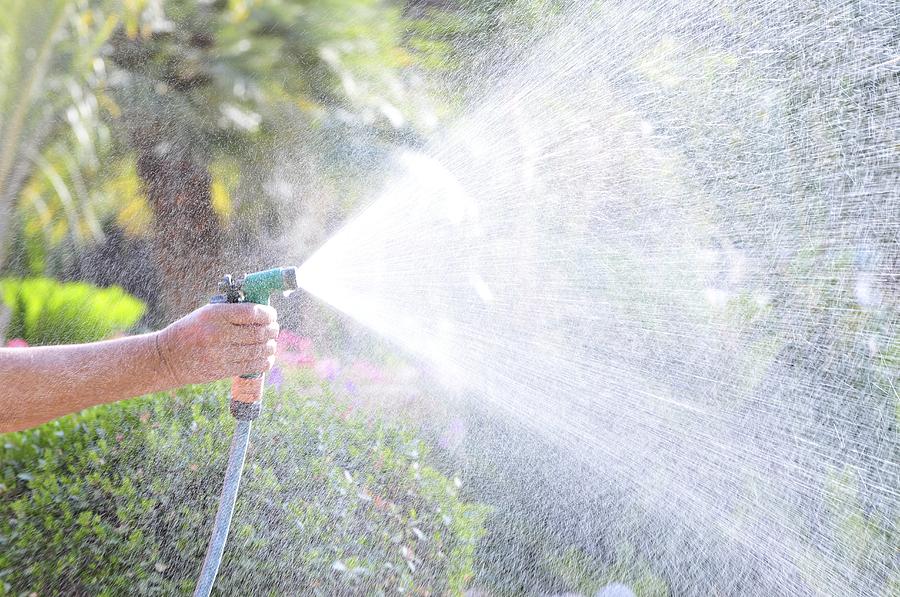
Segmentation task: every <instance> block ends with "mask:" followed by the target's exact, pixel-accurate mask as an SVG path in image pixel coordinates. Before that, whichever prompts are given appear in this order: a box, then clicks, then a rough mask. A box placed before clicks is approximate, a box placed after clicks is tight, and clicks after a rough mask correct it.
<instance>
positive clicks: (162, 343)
mask: <svg viewBox="0 0 900 597" xmlns="http://www.w3.org/2000/svg"><path fill="white" fill-rule="evenodd" d="M148 336H149V337H150V338H149V339H150V345H151V348H152V351H153V355H154V359H155V360H156V364H157V366H156V367H155V369H156V370H157V371H159V373H160V375H161V376H162V377H163V379H164V380H165V386H166V388H176V387H178V386H181V385H184V384H183V383H181V380H180V379H179V378H178V375H177V374H176V373H175V368H174V367H173V366H172V363H173V357H172V354H171V351H170V350H169V347H168V333H167V331H166V329H163V330H160V331H158V332H152V333H150V334H148Z"/></svg>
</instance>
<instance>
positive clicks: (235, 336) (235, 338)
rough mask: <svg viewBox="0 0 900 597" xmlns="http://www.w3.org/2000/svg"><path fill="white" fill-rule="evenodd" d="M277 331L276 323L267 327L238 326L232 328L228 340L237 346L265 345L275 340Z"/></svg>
mask: <svg viewBox="0 0 900 597" xmlns="http://www.w3.org/2000/svg"><path fill="white" fill-rule="evenodd" d="M278 331H279V327H278V324H277V323H270V324H269V325H238V326H232V330H231V332H230V334H229V339H230V341H231V343H232V344H237V345H239V346H241V345H246V344H265V343H266V342H268V341H269V340H275V339H277V338H278Z"/></svg>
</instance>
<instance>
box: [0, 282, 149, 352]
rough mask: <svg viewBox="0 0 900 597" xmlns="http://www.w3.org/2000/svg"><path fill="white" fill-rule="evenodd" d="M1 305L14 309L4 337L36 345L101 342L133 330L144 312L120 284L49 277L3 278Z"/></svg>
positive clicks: (1, 283) (0, 284) (136, 300)
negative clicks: (98, 286) (59, 280)
mask: <svg viewBox="0 0 900 597" xmlns="http://www.w3.org/2000/svg"><path fill="white" fill-rule="evenodd" d="M0 301H2V302H3V303H4V304H5V305H6V307H7V308H8V309H9V310H10V311H11V313H10V321H9V326H8V328H7V330H6V337H7V338H8V339H12V338H21V339H23V340H26V341H27V342H28V343H29V344H32V345H41V344H74V343H78V342H92V341H95V340H103V339H104V338H108V337H109V336H112V335H113V334H115V333H119V332H124V331H126V330H128V329H130V328H132V327H133V326H134V325H135V324H136V323H137V322H138V320H139V319H140V318H141V317H142V316H143V315H144V311H145V310H146V307H145V305H144V303H142V302H141V301H140V300H138V299H136V298H134V297H133V296H131V295H129V294H128V293H126V292H125V291H124V290H122V289H121V288H119V287H117V286H111V287H109V288H97V287H96V286H92V285H90V284H88V283H86V282H66V283H63V282H57V281H56V280H51V279H49V278H27V279H24V280H20V279H16V278H5V279H2V280H0ZM2 331H3V330H0V332H2ZM0 335H2V334H0Z"/></svg>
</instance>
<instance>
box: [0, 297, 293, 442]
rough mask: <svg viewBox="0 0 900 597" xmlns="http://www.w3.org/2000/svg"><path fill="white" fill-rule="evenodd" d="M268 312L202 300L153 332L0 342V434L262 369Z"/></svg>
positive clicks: (270, 322)
mask: <svg viewBox="0 0 900 597" xmlns="http://www.w3.org/2000/svg"><path fill="white" fill-rule="evenodd" d="M277 336H278V324H277V323H276V316H275V310H274V309H272V308H271V307H267V306H263V305H253V304H221V305H206V306H204V307H202V308H200V309H198V310H196V311H194V312H193V313H190V314H189V315H187V316H185V317H183V318H182V319H179V320H178V321H176V322H175V323H173V324H172V325H170V326H168V327H167V328H165V329H164V330H161V331H159V332H152V333H148V334H141V335H138V336H129V337H125V338H118V339H115V340H106V341H103V342H94V343H90V344H72V345H62V346H40V347H34V348H0V432H8V431H17V430H20V429H26V428H29V427H33V426H35V425H39V424H41V423H44V422H46V421H49V420H52V419H54V418H56V417H60V416H62V415H65V414H69V413H73V412H77V411H79V410H82V409H84V408H87V407H89V406H94V405H97V404H105V403H108V402H115V401H116V400H122V399H124V398H130V397H133V396H140V395H142V394H147V393H150V392H157V391H161V390H167V389H171V388H175V387H179V386H182V385H186V384H191V383H203V382H208V381H213V380H216V379H222V378H226V377H231V376H235V375H240V374H243V373H255V372H262V371H266V370H268V369H269V368H270V367H271V366H272V363H273V362H274V354H275V339H276V338H277Z"/></svg>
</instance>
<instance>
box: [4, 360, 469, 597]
mask: <svg viewBox="0 0 900 597" xmlns="http://www.w3.org/2000/svg"><path fill="white" fill-rule="evenodd" d="M223 393H224V387H223V386H222V385H213V386H207V387H193V388H186V389H182V390H179V391H178V392H177V393H175V394H173V395H156V396H151V397H146V398H142V399H137V400H133V401H130V402H127V403H124V404H120V405H114V406H108V407H99V408H94V409H91V410H88V411H85V412H83V413H81V414H79V415H75V416H69V417H65V418H63V419H60V420H57V421H55V422H52V423H48V424H46V425H44V426H42V427H39V428H37V429H34V430H31V431H25V432H19V433H13V434H8V435H7V436H5V437H4V444H5V445H4V447H2V448H0V450H2V459H0V462H2V470H0V482H2V485H0V542H2V543H0V583H2V584H0V587H3V588H2V590H0V592H3V591H5V592H9V593H19V592H29V591H36V592H37V593H39V594H49V593H54V594H116V593H123V592H128V593H130V594H174V593H186V592H189V591H191V590H192V588H193V585H194V582H195V580H196V576H197V574H198V572H199V569H200V565H201V562H202V558H203V555H204V551H205V548H206V540H207V533H208V532H209V530H210V525H211V522H212V519H213V515H214V513H215V509H216V505H217V503H216V502H217V498H218V492H219V489H220V487H221V482H222V470H223V467H224V463H225V459H226V455H227V449H228V438H229V436H230V429H231V427H232V425H233V421H232V419H231V417H230V415H229V414H228V409H227V408H225V407H224V405H223V401H222V395H223ZM301 393H306V394H310V393H312V394H316V398H315V399H303V398H301ZM426 456H427V454H426V453H425V450H424V447H423V445H422V443H421V442H420V441H418V440H416V439H415V438H414V437H413V436H411V435H410V434H409V433H408V432H406V431H403V430H402V429H397V428H391V427H388V426H386V425H384V424H381V423H377V422H371V421H370V422H363V421H360V420H357V419H352V418H350V419H348V418H347V416H346V412H345V411H344V409H343V408H342V407H340V406H338V404H337V403H336V402H335V401H334V400H332V397H331V396H330V393H329V390H328V388H327V386H322V385H318V384H317V383H313V382H311V377H310V374H309V370H306V371H305V372H299V373H296V374H295V375H294V377H293V378H292V380H291V382H290V383H289V384H285V387H284V389H283V391H281V392H275V391H270V392H269V395H268V396H267V397H266V409H265V412H264V414H263V416H262V417H261V418H260V419H259V420H258V422H257V423H256V424H255V427H254V429H253V438H252V443H251V448H250V453H249V454H248V458H247V468H246V470H245V473H244V475H245V476H244V480H243V483H242V487H241V492H240V494H239V498H238V505H237V510H236V514H235V519H234V522H233V525H232V530H231V536H230V540H229V544H228V547H227V548H226V554H225V558H224V561H223V563H222V568H221V570H220V575H219V578H218V580H217V585H216V586H217V590H218V591H221V592H222V593H223V594H235V595H237V594H243V595H249V594H269V593H271V592H273V591H274V592H285V591H286V592H295V593H303V594H317V595H336V594H348V593H367V594H387V593H394V592H398V591H403V592H408V593H412V594H442V595H443V594H460V593H461V592H462V591H463V590H464V588H465V587H466V586H467V584H468V582H469V581H470V579H471V577H472V575H473V572H472V554H473V549H474V545H475V543H476V542H477V541H478V539H479V537H480V536H481V534H482V532H483V531H482V527H483V521H484V518H485V516H486V510H485V508H484V507H483V506H479V505H476V504H470V503H464V502H462V501H460V499H459V497H458V481H457V480H451V479H448V478H446V477H444V476H443V475H441V474H440V473H438V472H437V471H436V470H434V469H433V468H431V467H429V466H428V465H427V464H426V463H425V459H426Z"/></svg>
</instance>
